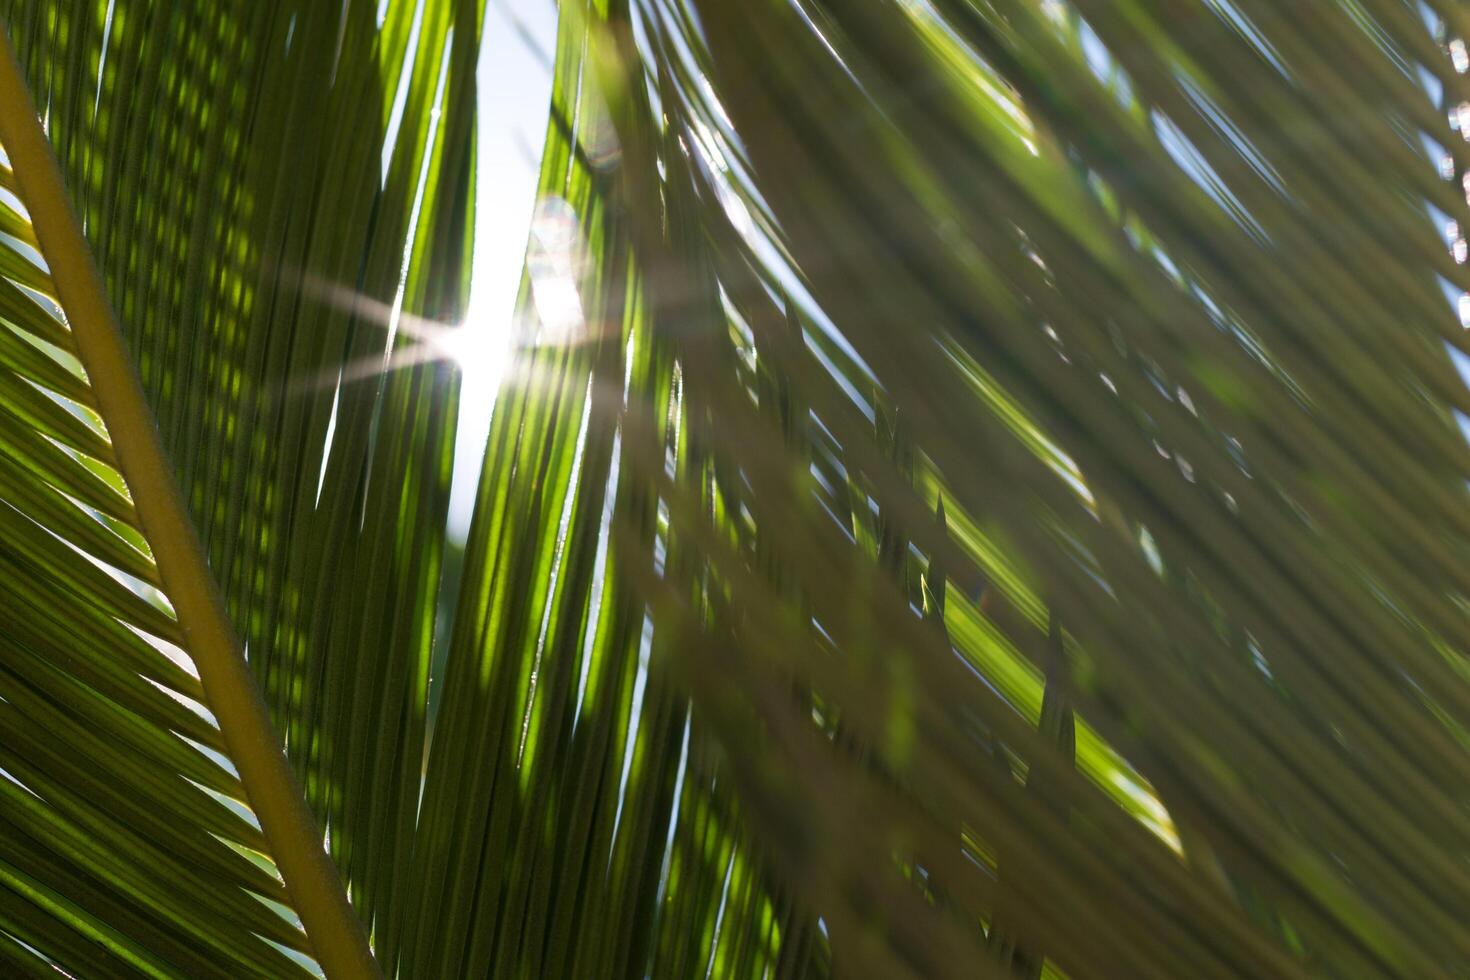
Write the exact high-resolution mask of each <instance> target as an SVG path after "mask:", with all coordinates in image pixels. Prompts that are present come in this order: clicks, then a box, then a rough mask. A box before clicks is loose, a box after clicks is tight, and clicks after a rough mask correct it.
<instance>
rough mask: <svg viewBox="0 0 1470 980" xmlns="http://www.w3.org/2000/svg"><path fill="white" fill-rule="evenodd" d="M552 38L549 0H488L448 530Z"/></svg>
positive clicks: (482, 392)
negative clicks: (471, 261) (471, 260)
mask: <svg viewBox="0 0 1470 980" xmlns="http://www.w3.org/2000/svg"><path fill="white" fill-rule="evenodd" d="M555 42H556V4H555V2H554V0H488V3H487V4H486V10H485V36H484V38H483V40H482V41H481V46H480V64H479V69H478V71H477V73H476V79H477V83H478V86H479V93H480V95H479V97H480V120H479V131H478V136H479V142H478V146H477V154H476V194H477V198H476V200H477V205H476V213H475V254H474V270H473V279H472V281H471V285H470V304H469V313H468V315H467V317H466V320H465V324H464V327H463V329H464V330H467V331H470V334H469V336H467V337H466V338H465V340H466V342H465V343H464V344H463V346H462V347H460V348H459V349H460V351H461V352H462V353H461V355H460V357H459V360H460V363H461V367H462V368H463V370H464V386H463V393H462V394H461V396H460V421H459V430H458V434H457V437H456V440H455V447H454V477H453V484H452V489H451V491H450V500H449V533H450V536H451V537H452V538H454V539H456V540H463V539H464V537H465V536H466V534H467V533H468V531H469V524H470V513H471V511H472V510H473V508H474V500H475V485H476V483H477V481H478V479H479V474H480V466H481V463H482V462H483V460H484V448H485V440H486V437H487V436H488V434H489V431H490V415H491V411H492V409H493V407H494V400H495V392H496V389H497V388H498V387H499V381H500V375H501V373H502V371H503V369H504V367H505V364H506V361H507V359H508V356H509V338H510V336H511V321H512V316H513V314H514V308H515V300H516V291H517V289H518V288H519V286H520V279H521V265H522V259H523V258H524V255H525V250H526V238H527V234H528V232H529V229H530V223H531V214H532V210H533V208H534V206H535V197H536V175H537V171H538V170H539V168H540V165H541V161H540V154H541V142H542V139H543V138H544V136H545V130H546V116H547V108H548V106H549V104H550V101H551V68H550V63H549V59H550V57H551V53H552V52H553V50H554V49H555Z"/></svg>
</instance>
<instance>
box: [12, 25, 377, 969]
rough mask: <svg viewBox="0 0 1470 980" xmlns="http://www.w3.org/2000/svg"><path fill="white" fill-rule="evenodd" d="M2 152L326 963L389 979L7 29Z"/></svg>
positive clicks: (202, 673)
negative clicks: (213, 566)
mask: <svg viewBox="0 0 1470 980" xmlns="http://www.w3.org/2000/svg"><path fill="white" fill-rule="evenodd" d="M0 143H3V145H4V147H5V150H6V152H7V153H8V154H9V156H10V163H11V166H12V167H13V168H14V171H15V176H16V180H17V181H18V182H19V186H20V189H21V192H22V196H23V198H24V203H25V205H26V207H27V208H28V209H29V211H30V214H31V219H32V222H33V224H34V226H35V229H36V235H37V238H38V239H39V242H40V246H41V254H42V255H43V256H44V257H45V259H46V262H47V264H48V265H49V266H50V269H51V276H52V279H53V280H54V282H55V284H56V290H57V294H58V298H59V300H60V302H61V306H62V309H63V310H65V312H66V316H67V319H68V321H69V322H70V324H71V328H72V332H73V334H74V337H75V340H76V346H77V349H78V351H79V352H80V355H81V361H82V365H83V366H84V367H85V368H86V371H87V375H88V377H89V378H90V379H91V386H92V390H93V392H94V393H95V395H96V399H97V404H98V406H99V407H100V409H101V412H102V417H103V421H104V422H105V423H106V425H107V429H108V432H109V433H110V434H111V436H112V443H113V446H114V448H115V449H116V451H117V458H118V460H119V468H120V469H121V471H122V475H123V478H124V479H125V480H126V481H127V485H128V490H129V491H130V492H131V494H132V497H133V503H134V506H135V507H136V510H137V513H138V516H139V519H140V520H141V522H142V525H143V529H144V531H145V533H146V535H147V538H148V543H149V546H150V547H151V548H152V549H153V555H154V559H155V562H156V564H157V566H158V572H159V575H160V577H161V578H162V581H163V584H164V588H165V590H166V591H167V593H168V597H169V601H170V602H172V603H173V607H174V612H175V614H176V615H177V616H178V620H179V624H180V626H181V627H182V628H183V631H184V635H185V636H186V637H187V646H188V652H189V654H190V655H191V656H192V657H193V658H194V662H195V664H196V666H197V667H198V670H199V679H200V682H201V683H202V684H203V686H204V691H205V694H206V696H207V698H208V701H209V708H210V710H211V711H213V712H214V715H215V718H216V719H217V720H218V721H219V727H220V730H221V732H222V733H223V735H224V738H225V742H226V744H227V745H228V747H229V750H230V756H231V759H232V760H233V761H234V763H235V766H236V767H237V769H238V770H239V774H240V780H241V783H242V784H243V785H244V787H245V792H246V795H247V796H248V798H249V803H250V806H251V808H252V809H253V810H254V811H255V814H256V816H257V818H258V819H259V820H260V826H261V830H262V831H263V832H264V834H265V837H266V840H267V841H268V842H269V845H270V850H271V856H272V857H273V858H274V859H275V862H276V865H277V866H278V867H279V868H280V870H281V875H282V877H283V878H284V879H285V883H286V888H287V889H288V890H289V892H290V894H291V899H292V903H293V905H294V907H295V909H296V911H297V913H298V914H299V915H300V916H301V922H302V925H303V926H304V927H305V930H306V934H307V937H308V938H309V940H310V942H311V945H312V948H313V951H314V952H315V954H316V958H317V962H318V963H320V964H321V967H322V969H323V970H324V971H325V972H326V974H327V976H328V977H332V978H339V977H341V978H358V977H376V976H379V975H380V972H379V970H378V967H377V964H376V962H375V961H374V959H373V956H372V953H371V952H370V950H369V948H368V942H367V935H366V933H365V932H364V930H363V927H362V924H361V922H360V921H359V920H358V918H357V916H356V914H355V913H354V912H353V910H352V906H351V904H350V903H349V901H348V898H347V893H346V891H345V890H344V888H343V886H342V880H341V878H340V876H339V875H338V874H337V871H336V869H335V868H334V867H333V865H332V863H331V861H330V859H329V858H328V856H327V852H326V850H325V849H324V848H323V846H322V836H321V834H320V832H319V831H318V830H317V826H316V822H315V821H314V820H313V818H312V815H311V812H310V810H309V809H308V808H307V805H306V800H305V798H304V797H303V796H302V793H301V791H300V788H299V787H298V786H297V784H296V780H295V778H294V777H293V775H292V773H291V770H290V768H289V767H288V765H287V762H286V757H285V755H284V754H283V753H282V751H281V746H280V741H279V739H278V738H277V736H276V734H275V732H274V730H273V729H272V727H271V723H270V718H269V715H268V714H267V712H266V707H265V702H264V700H263V699H262V698H261V695H260V692H259V690H258V688H257V687H256V684H255V680H254V677H253V676H252V675H251V673H250V668H249V666H248V665H247V664H246V662H245V657H244V653H243V650H242V649H241V646H240V644H239V642H238V640H237V639H236V637H235V634H234V631H233V629H232V627H231V626H230V623H229V620H228V617H227V615H226V613H225V606H224V602H223V599H222V597H221V595H220V592H219V587H218V585H217V583H216V582H215V580H214V577H213V575H212V573H211V572H210V570H209V566H208V562H207V560H206V558H205V555H204V551H203V549H202V547H201V546H200V543H199V539H198V537H197V535H196V533H195V530H194V526H193V524H192V522H191V521H190V518H189V515H188V512H187V510H186V509H185V505H184V501H183V497H182V495H181V494H180V492H179V489H178V487H177V485H176V484H175V482H174V477H173V470H172V469H171V467H170V465H169V462H168V459H167V456H166V454H165V452H164V448H163V443H162V440H161V439H160V437H159V434H158V427H157V424H156V422H155V420H154V417H153V413H152V411H151V409H150V408H149V406H148V402H147V401H146V399H145V397H144V394H143V387H142V383H141V382H140V380H139V377H138V373H137V369H136V367H135V365H134V364H133V361H132V359H131V357H130V355H129V353H128V350H127V348H126V346H125V344H124V341H123V337H122V332H121V331H120V329H119V328H118V324H117V320H116V317H115V315H114V313H113V310H112V306H111V304H110V302H109V301H108V298H107V294H106V291H105V289H104V287H103V284H102V279H101V276H100V274H99V272H98V270H97V266H96V263H95V262H94V260H93V257H92V254H91V251H90V249H89V248H88V246H87V243H86V240H85V238H84V237H83V235H82V231H81V227H80V225H79V224H78V222H77V219H76V214H75V212H74V211H73V210H72V207H71V204H70V201H69V199H68V197H67V194H66V190H65V187H64V185H63V183H62V176H61V171H60V169H59V168H58V166H57V163H56V159H55V157H54V156H53V154H52V152H51V146H50V143H49V142H48V140H47V138H46V134H45V132H44V131H43V130H42V128H41V123H40V119H39V116H38V114H37V112H36V108H35V104H34V102H33V101H32V99H31V95H30V92H29V90H28V89H27V87H26V84H25V80H24V76H23V75H22V73H21V68H20V64H19V62H18V61H17V59H16V56H15V51H14V48H13V47H12V46H11V43H10V39H9V36H8V33H7V32H4V31H0Z"/></svg>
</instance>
